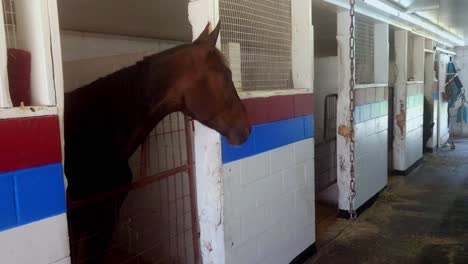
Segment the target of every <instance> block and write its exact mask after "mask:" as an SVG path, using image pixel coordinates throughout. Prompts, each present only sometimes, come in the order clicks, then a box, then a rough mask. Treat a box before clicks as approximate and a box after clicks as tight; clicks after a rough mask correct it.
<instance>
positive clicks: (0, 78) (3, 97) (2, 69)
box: [0, 2, 12, 108]
mask: <svg viewBox="0 0 468 264" xmlns="http://www.w3.org/2000/svg"><path fill="white" fill-rule="evenodd" d="M0 7H1V10H3V2H0ZM0 13H1V14H0V21H4V17H3V11H2V12H0ZM0 52H1V54H0V108H6V107H11V106H12V104H11V99H10V90H9V85H8V56H7V44H6V34H5V27H4V26H1V27H0Z"/></svg>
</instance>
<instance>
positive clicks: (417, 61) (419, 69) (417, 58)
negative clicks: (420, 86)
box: [413, 36, 425, 81]
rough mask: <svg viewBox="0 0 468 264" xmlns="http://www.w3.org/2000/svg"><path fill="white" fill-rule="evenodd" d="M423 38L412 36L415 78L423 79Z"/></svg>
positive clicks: (417, 79)
mask: <svg viewBox="0 0 468 264" xmlns="http://www.w3.org/2000/svg"><path fill="white" fill-rule="evenodd" d="M424 41H425V39H424V37H421V36H414V43H413V44H414V48H413V50H414V54H413V56H414V60H413V63H414V70H415V80H416V81H424V67H423V65H424V47H425V42H424Z"/></svg>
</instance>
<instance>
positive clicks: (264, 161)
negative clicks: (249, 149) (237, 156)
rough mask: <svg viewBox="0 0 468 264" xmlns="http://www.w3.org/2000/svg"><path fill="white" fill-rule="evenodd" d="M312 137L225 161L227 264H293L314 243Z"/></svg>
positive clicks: (224, 188)
mask: <svg viewBox="0 0 468 264" xmlns="http://www.w3.org/2000/svg"><path fill="white" fill-rule="evenodd" d="M313 149H314V140H313V139H307V140H303V141H299V142H296V143H293V144H290V145H286V146H284V147H281V148H277V149H274V150H272V151H268V152H264V153H261V154H258V155H255V156H252V157H249V158H246V159H242V160H238V161H234V162H230V163H227V164H225V165H223V171H224V177H223V178H224V186H223V190H224V192H223V193H224V212H223V213H224V225H225V229H224V240H225V247H226V263H232V264H237V263H243V264H248V263H265V264H270V263H289V262H290V261H291V260H292V259H294V258H295V257H296V256H297V255H299V254H300V253H301V252H302V251H304V250H305V249H306V248H307V247H309V246H310V245H312V244H313V243H314V242H315V198H314V176H313V175H314V156H313V155H314V154H313Z"/></svg>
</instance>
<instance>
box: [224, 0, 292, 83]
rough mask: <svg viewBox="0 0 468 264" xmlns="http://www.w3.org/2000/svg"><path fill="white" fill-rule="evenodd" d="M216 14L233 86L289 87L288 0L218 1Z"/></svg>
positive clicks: (289, 42)
mask: <svg viewBox="0 0 468 264" xmlns="http://www.w3.org/2000/svg"><path fill="white" fill-rule="evenodd" d="M219 13H220V20H221V23H222V25H223V26H222V29H221V44H222V51H223V53H224V54H225V55H226V57H227V58H228V61H229V64H230V67H231V69H232V72H233V79H234V83H235V85H236V88H238V89H240V88H243V89H281V88H292V87H293V84H292V66H291V64H292V57H291V42H292V28H291V0H220V1H219Z"/></svg>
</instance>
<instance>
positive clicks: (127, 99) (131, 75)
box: [65, 63, 176, 158]
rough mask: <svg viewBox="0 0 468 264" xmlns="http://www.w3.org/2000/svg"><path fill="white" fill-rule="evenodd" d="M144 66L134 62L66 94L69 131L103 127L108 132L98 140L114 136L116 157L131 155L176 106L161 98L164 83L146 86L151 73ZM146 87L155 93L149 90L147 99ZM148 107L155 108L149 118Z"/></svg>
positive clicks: (163, 95)
mask: <svg viewBox="0 0 468 264" xmlns="http://www.w3.org/2000/svg"><path fill="white" fill-rule="evenodd" d="M146 67H149V66H148V64H145V63H137V64H135V65H133V66H130V67H127V68H124V69H122V70H119V71H117V72H115V73H113V74H110V75H108V76H106V77H103V78H100V79H98V80H96V81H94V82H92V83H90V84H88V85H86V86H84V87H82V88H80V89H77V90H75V91H74V92H72V93H70V94H68V95H67V96H66V102H65V103H66V106H65V112H66V113H65V118H66V120H67V119H68V120H69V122H67V121H66V123H68V130H69V131H71V133H75V132H77V131H80V130H81V131H82V130H83V129H93V130H98V129H100V130H101V131H106V133H108V134H109V135H107V138H103V139H102V140H114V139H115V138H113V136H114V137H117V138H118V140H117V141H118V142H119V146H118V148H119V152H121V153H120V154H119V156H120V157H122V158H128V157H129V156H130V155H132V154H133V152H134V151H135V150H136V149H137V148H138V146H139V145H140V144H141V143H142V142H143V140H144V139H145V138H146V136H147V135H148V134H149V133H150V132H151V130H152V129H153V128H154V127H155V126H156V125H157V123H159V122H160V121H161V120H162V119H163V118H164V117H165V116H166V115H167V114H169V113H171V112H174V111H175V110H176V109H173V107H170V106H168V105H167V103H166V102H164V99H165V98H166V95H167V94H168V93H169V88H168V87H165V86H159V87H156V85H154V87H150V86H152V84H147V83H145V81H147V80H148V78H146V77H147V75H148V74H151V71H150V70H149V69H148V68H146ZM146 89H157V92H156V93H150V94H151V96H152V97H153V98H151V102H150V101H148V96H149V95H148V94H149V93H148V91H145V90H146ZM67 109H68V110H67ZM150 111H153V112H155V113H153V116H152V117H151V120H149V115H150ZM82 124H86V125H84V126H82ZM90 124H92V125H90ZM66 126H67V124H66ZM66 129H67V128H66ZM75 136H79V135H75ZM103 137H104V136H103Z"/></svg>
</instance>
